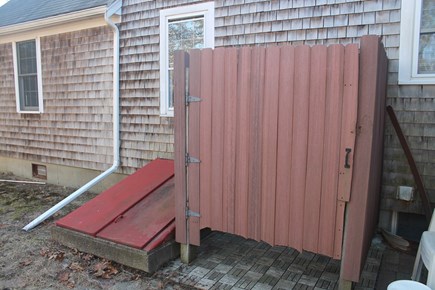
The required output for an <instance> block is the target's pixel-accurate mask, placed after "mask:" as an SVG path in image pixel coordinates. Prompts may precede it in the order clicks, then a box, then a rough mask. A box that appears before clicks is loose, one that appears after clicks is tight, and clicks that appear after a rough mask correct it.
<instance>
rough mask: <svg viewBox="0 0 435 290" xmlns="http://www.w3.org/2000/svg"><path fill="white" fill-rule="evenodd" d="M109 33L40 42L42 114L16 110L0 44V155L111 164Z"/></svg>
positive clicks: (8, 58) (9, 62) (7, 50)
mask: <svg viewBox="0 0 435 290" xmlns="http://www.w3.org/2000/svg"><path fill="white" fill-rule="evenodd" d="M112 40H113V33H112V31H111V30H110V29H109V28H106V27H101V28H93V29H87V30H81V31H76V32H70V33H64V34H59V35H53V36H48V37H42V38H41V63H42V71H43V73H42V82H43V94H44V113H43V114H18V113H17V112H16V102H15V85H14V75H13V58H12V44H11V43H6V44H1V45H0V60H1V61H0V82H1V88H2V89H1V90H0V103H1V104H2V105H1V106H0V124H2V126H1V127H0V139H1V140H2V141H1V142H0V155H3V156H7V157H12V158H20V159H29V160H35V161H39V162H46V163H53V164H61V165H69V166H76V167H84V168H91V169H98V170H103V169H106V168H107V167H108V165H110V164H111V163H112V159H113V157H112V79H113V77H112V74H113V73H112V72H113V41H112Z"/></svg>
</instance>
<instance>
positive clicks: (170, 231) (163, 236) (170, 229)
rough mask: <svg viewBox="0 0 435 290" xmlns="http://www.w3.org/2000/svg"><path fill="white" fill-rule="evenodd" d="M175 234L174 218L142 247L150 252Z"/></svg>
mask: <svg viewBox="0 0 435 290" xmlns="http://www.w3.org/2000/svg"><path fill="white" fill-rule="evenodd" d="M174 236H175V218H174V219H173V220H172V222H171V223H170V224H169V225H168V226H167V227H166V228H164V229H163V230H162V231H161V232H160V233H159V234H157V235H156V236H155V237H154V238H153V239H152V240H151V241H150V242H149V243H148V244H147V245H146V246H145V247H144V248H143V249H144V250H145V251H147V252H150V251H152V250H154V249H155V248H157V247H158V246H160V245H162V244H164V243H165V242H167V241H170V240H171V239H174Z"/></svg>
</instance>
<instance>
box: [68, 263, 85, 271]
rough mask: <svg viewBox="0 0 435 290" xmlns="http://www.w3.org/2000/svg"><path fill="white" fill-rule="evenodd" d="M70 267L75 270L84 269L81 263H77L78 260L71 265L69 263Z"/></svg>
mask: <svg viewBox="0 0 435 290" xmlns="http://www.w3.org/2000/svg"><path fill="white" fill-rule="evenodd" d="M69 268H70V269H71V270H73V271H74V272H81V271H83V270H84V269H83V267H82V266H80V264H79V263H77V262H73V263H71V265H69Z"/></svg>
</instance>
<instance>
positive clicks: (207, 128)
mask: <svg viewBox="0 0 435 290" xmlns="http://www.w3.org/2000/svg"><path fill="white" fill-rule="evenodd" d="M200 80H201V102H200V106H201V109H200V112H201V116H200V124H199V131H200V136H201V137H200V160H201V164H200V170H199V175H200V185H199V186H200V212H201V218H200V227H201V228H205V227H210V226H211V208H212V200H211V196H212V193H211V178H212V177H211V162H212V160H211V156H212V146H211V132H212V130H213V128H212V123H211V115H212V113H211V112H212V94H213V50H212V49H204V50H202V51H201V76H200Z"/></svg>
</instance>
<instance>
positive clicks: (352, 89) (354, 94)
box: [334, 44, 359, 259]
mask: <svg viewBox="0 0 435 290" xmlns="http://www.w3.org/2000/svg"><path fill="white" fill-rule="evenodd" d="M344 57H345V59H344V68H343V69H344V84H343V85H344V88H343V102H342V112H343V113H342V121H341V145H340V162H339V166H340V167H339V168H340V175H339V177H338V197H337V198H338V201H337V202H338V203H337V214H336V222H335V242H334V258H335V259H340V258H341V249H342V244H343V231H344V212H345V203H344V202H348V201H349V200H350V190H351V182H352V171H353V155H354V152H355V136H356V121H357V114H358V112H357V110H358V69H359V60H358V46H357V45H356V44H351V45H347V46H346V47H345V56H344ZM347 148H350V149H351V152H350V153H349V154H348V156H346V154H347V152H346V149H347ZM346 160H347V162H346ZM345 163H348V164H349V165H350V168H347V167H346V166H345Z"/></svg>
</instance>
